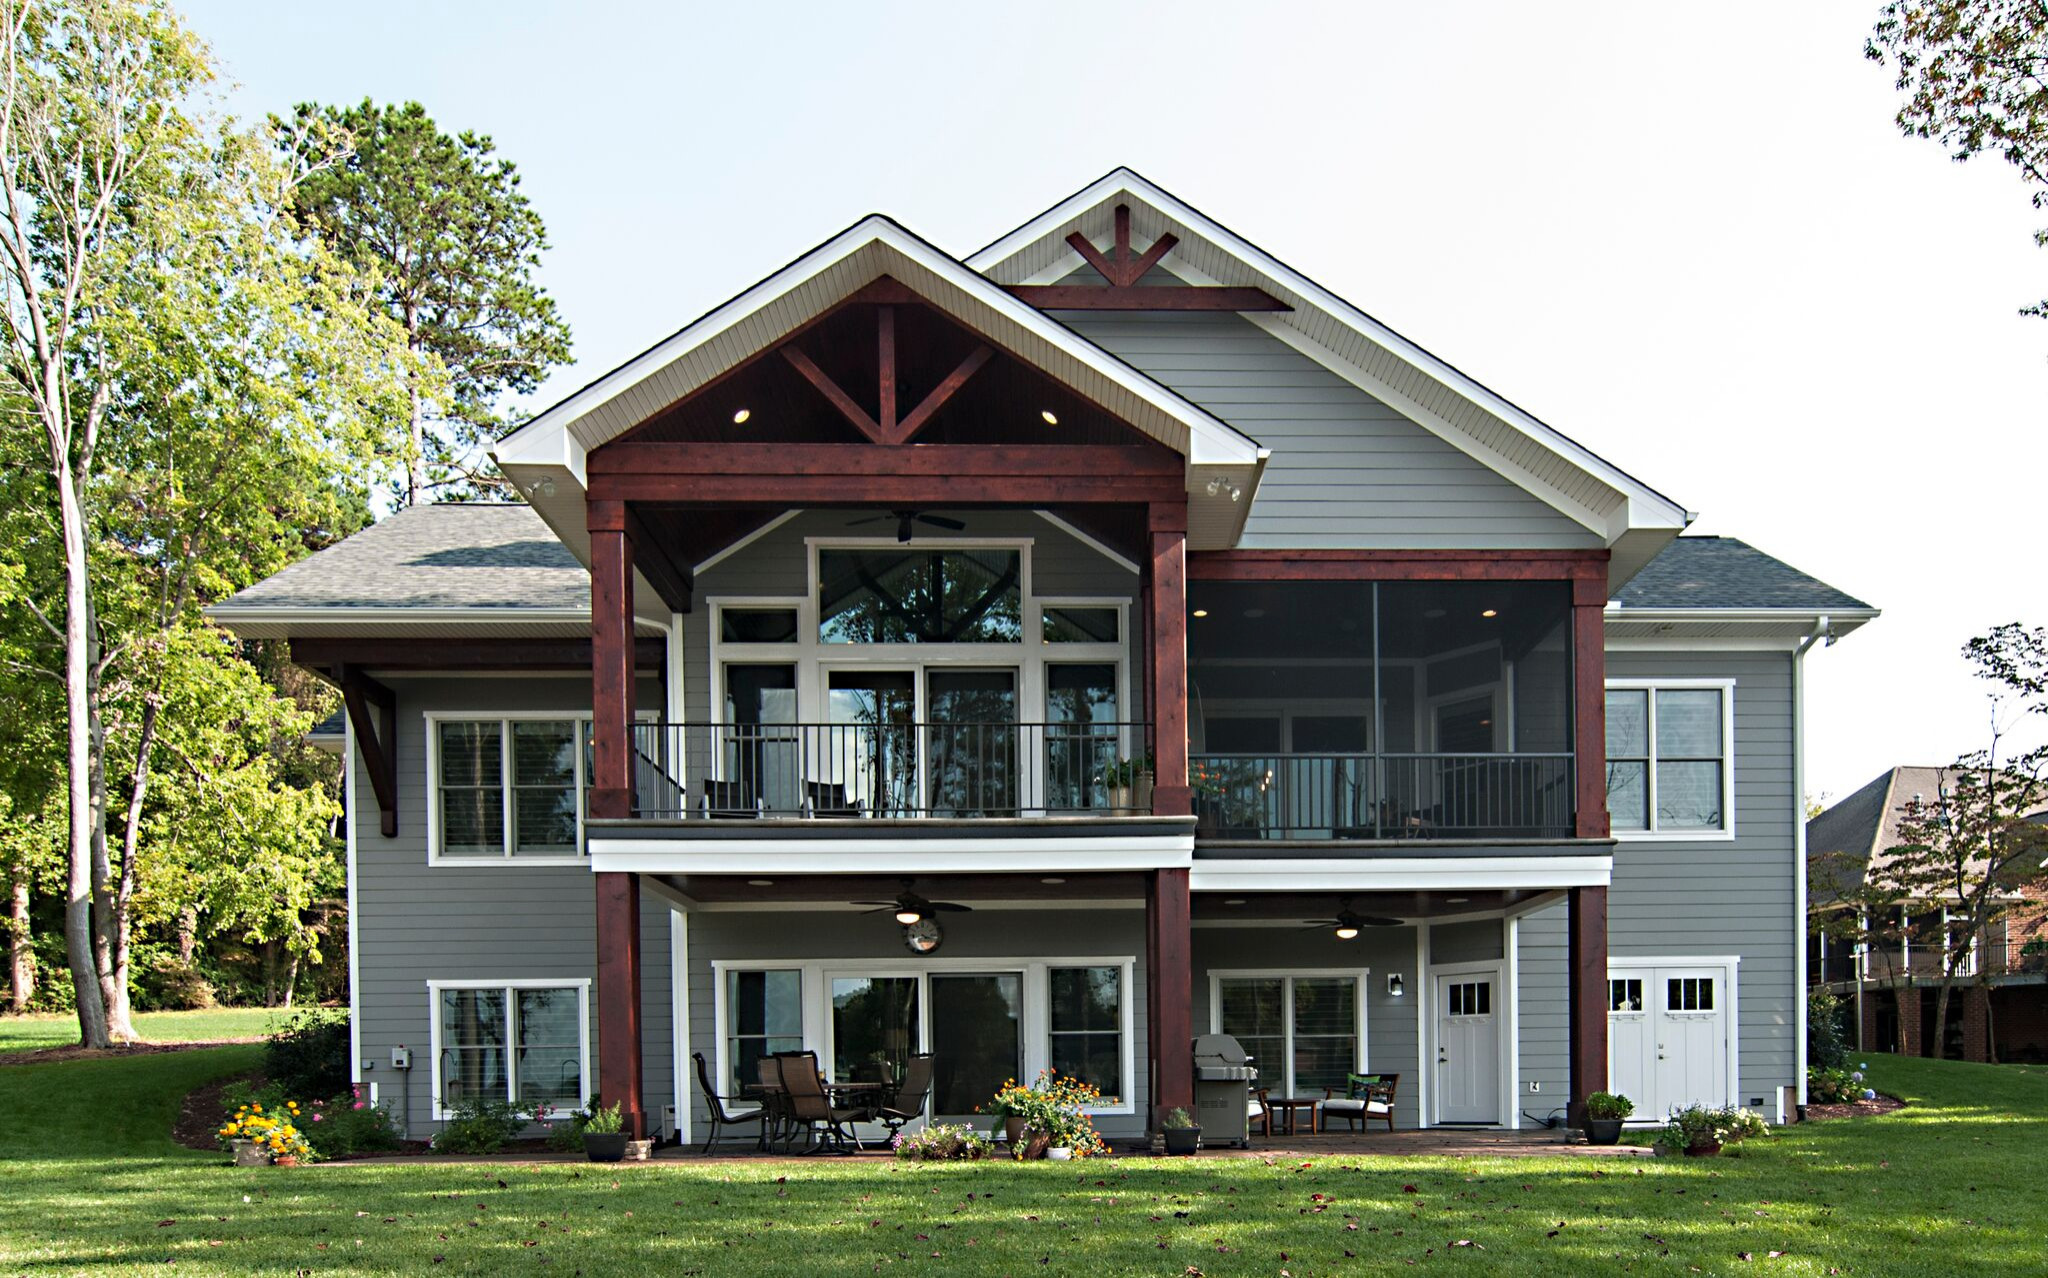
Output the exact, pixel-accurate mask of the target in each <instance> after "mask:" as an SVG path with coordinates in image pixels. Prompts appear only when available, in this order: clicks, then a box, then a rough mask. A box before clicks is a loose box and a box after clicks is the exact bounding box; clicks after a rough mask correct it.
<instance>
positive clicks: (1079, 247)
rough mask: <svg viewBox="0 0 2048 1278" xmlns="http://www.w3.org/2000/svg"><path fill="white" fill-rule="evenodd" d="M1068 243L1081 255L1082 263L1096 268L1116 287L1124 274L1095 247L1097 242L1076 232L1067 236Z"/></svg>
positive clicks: (1112, 286) (1111, 285)
mask: <svg viewBox="0 0 2048 1278" xmlns="http://www.w3.org/2000/svg"><path fill="white" fill-rule="evenodd" d="M1067 243H1068V244H1069V245H1070V246H1071V247H1072V248H1073V250H1074V251H1075V252H1076V253H1079V254H1080V255H1081V260H1082V261H1084V262H1086V263H1088V265H1090V266H1092V267H1094V268H1095V269H1096V271H1097V272H1099V273H1100V274H1101V276H1102V278H1103V279H1106V280H1108V281H1109V284H1110V287H1111V288H1115V287H1116V282H1117V278H1118V276H1120V275H1121V274H1122V273H1123V272H1122V271H1120V270H1119V269H1118V268H1117V264H1116V263H1115V262H1114V261H1112V260H1110V259H1109V258H1107V257H1104V256H1103V255H1102V250H1101V249H1099V248H1096V247H1095V241H1093V240H1091V239H1089V238H1088V237H1087V236H1085V235H1083V234H1081V233H1080V232H1079V231H1075V232H1073V233H1072V234H1070V235H1068V236H1067Z"/></svg>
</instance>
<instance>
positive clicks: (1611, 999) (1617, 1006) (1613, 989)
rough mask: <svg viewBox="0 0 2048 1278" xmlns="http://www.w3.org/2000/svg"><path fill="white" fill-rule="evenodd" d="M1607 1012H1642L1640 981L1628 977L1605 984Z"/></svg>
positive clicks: (1641, 986)
mask: <svg viewBox="0 0 2048 1278" xmlns="http://www.w3.org/2000/svg"><path fill="white" fill-rule="evenodd" d="M1607 1010H1608V1011H1610V1012H1640V1011H1642V1010H1643V983H1642V981H1640V980H1638V979H1636V978H1635V977H1628V978H1624V979H1616V980H1611V981H1609V982H1607Z"/></svg>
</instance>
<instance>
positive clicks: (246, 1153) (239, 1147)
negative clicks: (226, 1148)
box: [234, 1140, 270, 1167]
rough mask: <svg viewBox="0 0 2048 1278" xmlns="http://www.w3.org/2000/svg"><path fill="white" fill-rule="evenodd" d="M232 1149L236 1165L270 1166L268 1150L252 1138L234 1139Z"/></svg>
mask: <svg viewBox="0 0 2048 1278" xmlns="http://www.w3.org/2000/svg"><path fill="white" fill-rule="evenodd" d="M234 1150H235V1166H237V1167H268V1166H270V1151H269V1150H267V1149H265V1148H263V1146H261V1145H259V1144H257V1143H256V1142H255V1141H253V1140H237V1141H235V1142H234Z"/></svg>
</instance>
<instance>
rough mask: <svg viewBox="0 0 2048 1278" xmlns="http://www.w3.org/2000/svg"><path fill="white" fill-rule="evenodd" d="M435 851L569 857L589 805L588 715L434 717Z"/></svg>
mask: <svg viewBox="0 0 2048 1278" xmlns="http://www.w3.org/2000/svg"><path fill="white" fill-rule="evenodd" d="M427 739H428V743H429V746H430V748H431V749H432V751H433V756H434V761H433V772H434V822H433V829H432V835H433V850H434V854H435V855H436V856H438V857H447V858H464V859H467V858H472V857H477V858H482V857H573V856H577V855H579V854H580V853H581V851H582V843H583V840H582V837H581V835H582V829H583V818H584V815H585V812H586V810H587V808H588V806H589V792H588V775H589V771H590V721H589V720H588V719H576V718H568V717H564V718H560V719H539V718H519V719H486V718H475V719H471V718H453V717H451V718H437V719H434V720H432V721H431V722H430V723H429V731H428V734H427Z"/></svg>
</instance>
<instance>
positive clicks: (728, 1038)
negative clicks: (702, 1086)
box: [725, 970, 804, 1096]
mask: <svg viewBox="0 0 2048 1278" xmlns="http://www.w3.org/2000/svg"><path fill="white" fill-rule="evenodd" d="M803 1045H804V1003H803V973H801V972H797V971H787V970H785V971H768V972H741V971H733V972H727V973H726V974H725V1059H726V1063H727V1067H728V1068H729V1069H731V1070H732V1077H731V1078H730V1079H728V1080H727V1081H726V1092H727V1094H728V1095H732V1096H739V1095H742V1094H743V1093H744V1089H746V1088H748V1087H751V1086H753V1085H754V1084H756V1083H758V1082H760V1081H761V1067H760V1064H759V1062H760V1060H761V1058H762V1057H764V1056H773V1055H774V1054H775V1053H777V1052H794V1051H799V1050H801V1049H802V1047H803Z"/></svg>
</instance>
